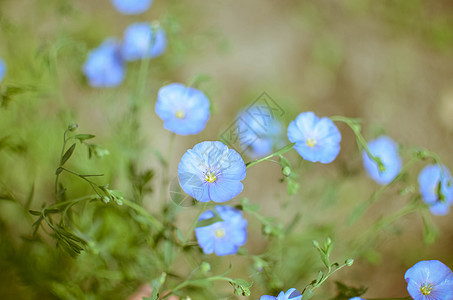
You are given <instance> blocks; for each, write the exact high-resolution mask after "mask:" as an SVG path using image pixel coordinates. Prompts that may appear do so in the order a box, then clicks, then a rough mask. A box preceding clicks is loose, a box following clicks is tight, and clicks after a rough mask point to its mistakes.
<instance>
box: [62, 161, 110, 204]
mask: <svg viewBox="0 0 453 300" xmlns="http://www.w3.org/2000/svg"><path fill="white" fill-rule="evenodd" d="M61 169H62V170H63V171H66V172H68V173H71V174H73V175H75V176H78V177H80V178H82V179H83V180H85V181H86V182H88V184H89V185H90V186H91V188H92V189H93V190H94V191H95V193H96V194H98V196H99V197H102V195H101V194H99V192H98V190H97V189H98V188H99V186H98V185H97V183H95V182H93V181H91V180H89V179H88V178H86V176H83V175H80V174H78V173H76V172H74V171H71V170H69V169H66V168H63V167H61Z"/></svg>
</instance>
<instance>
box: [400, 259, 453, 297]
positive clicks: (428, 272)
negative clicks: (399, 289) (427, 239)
mask: <svg viewBox="0 0 453 300" xmlns="http://www.w3.org/2000/svg"><path fill="white" fill-rule="evenodd" d="M404 279H405V280H406V282H407V291H408V292H409V294H410V295H411V297H412V298H414V299H415V300H453V273H452V271H451V270H450V269H449V268H448V267H447V266H446V265H444V264H443V263H442V262H440V261H438V260H423V261H420V262H418V263H416V264H415V265H414V266H413V267H412V268H410V269H408V270H407V271H406V273H405V274H404Z"/></svg>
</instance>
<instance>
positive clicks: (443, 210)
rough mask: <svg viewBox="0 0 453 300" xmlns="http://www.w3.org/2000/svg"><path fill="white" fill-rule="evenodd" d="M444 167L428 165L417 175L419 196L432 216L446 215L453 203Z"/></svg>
mask: <svg viewBox="0 0 453 300" xmlns="http://www.w3.org/2000/svg"><path fill="white" fill-rule="evenodd" d="M452 181H453V180H452V177H451V174H450V171H449V170H448V169H447V167H446V166H444V165H442V166H439V165H437V164H435V165H428V166H426V167H425V168H423V170H422V171H421V172H420V174H419V175H418V185H419V190H420V194H421V195H422V199H423V201H424V202H425V203H427V204H429V205H430V206H429V210H430V211H431V213H432V214H433V215H438V216H442V215H446V214H448V212H449V211H450V205H451V204H452V203H453V185H452Z"/></svg>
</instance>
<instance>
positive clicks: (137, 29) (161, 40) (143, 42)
mask: <svg viewBox="0 0 453 300" xmlns="http://www.w3.org/2000/svg"><path fill="white" fill-rule="evenodd" d="M166 47H167V36H166V35H165V32H164V30H163V29H162V28H160V27H159V26H157V27H153V26H151V24H150V23H134V24H132V25H129V27H127V28H126V30H125V31H124V39H123V45H122V46H121V53H122V55H123V58H124V59H125V60H127V61H132V60H137V59H143V58H145V57H151V58H153V57H156V56H159V55H161V54H162V53H164V51H165V48H166Z"/></svg>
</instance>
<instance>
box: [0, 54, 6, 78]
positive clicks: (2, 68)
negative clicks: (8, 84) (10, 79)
mask: <svg viewBox="0 0 453 300" xmlns="http://www.w3.org/2000/svg"><path fill="white" fill-rule="evenodd" d="M5 72H6V65H5V62H4V61H3V60H2V59H1V58H0V82H1V81H2V80H3V77H4V76H5Z"/></svg>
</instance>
